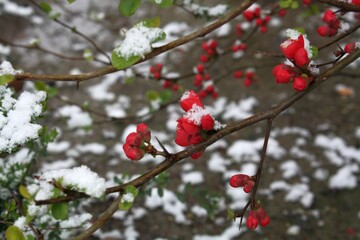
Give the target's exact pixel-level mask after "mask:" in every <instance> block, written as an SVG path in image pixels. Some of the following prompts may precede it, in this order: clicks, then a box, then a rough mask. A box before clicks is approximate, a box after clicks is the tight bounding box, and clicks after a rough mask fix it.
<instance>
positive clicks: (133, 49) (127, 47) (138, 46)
mask: <svg viewBox="0 0 360 240" xmlns="http://www.w3.org/2000/svg"><path fill="white" fill-rule="evenodd" d="M163 34H164V32H163V30H162V29H160V28H148V27H145V26H144V25H143V23H138V24H136V25H135V26H134V27H133V28H131V29H129V30H128V31H127V32H126V34H125V39H124V40H123V41H122V43H121V45H120V46H119V47H117V48H116V49H115V51H116V53H117V54H118V55H119V56H121V57H123V58H125V59H129V58H131V57H133V56H141V57H144V56H145V54H147V53H149V52H151V49H152V48H151V44H152V43H153V42H154V41H155V40H156V39H158V38H160V37H161V36H162V35H163Z"/></svg>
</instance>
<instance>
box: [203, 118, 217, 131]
mask: <svg viewBox="0 0 360 240" xmlns="http://www.w3.org/2000/svg"><path fill="white" fill-rule="evenodd" d="M214 124H215V122H214V119H213V118H212V117H211V116H210V115H209V114H207V115H205V116H202V117H201V128H202V129H203V130H205V131H210V130H212V129H213V128H214Z"/></svg>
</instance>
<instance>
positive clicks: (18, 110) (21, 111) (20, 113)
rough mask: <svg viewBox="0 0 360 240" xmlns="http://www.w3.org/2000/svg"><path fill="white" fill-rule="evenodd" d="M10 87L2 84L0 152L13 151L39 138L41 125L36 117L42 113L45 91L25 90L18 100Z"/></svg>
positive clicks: (0, 89)
mask: <svg viewBox="0 0 360 240" xmlns="http://www.w3.org/2000/svg"><path fill="white" fill-rule="evenodd" d="M11 95H12V91H11V90H10V88H6V87H4V86H0V99H1V102H0V152H3V151H6V152H11V151H12V149H13V148H15V147H16V146H18V145H21V144H24V143H25V142H27V141H30V140H34V139H36V138H38V136H39V134H38V133H39V131H40V129H41V126H40V125H38V124H34V123H33V122H32V121H33V119H34V118H36V117H39V116H40V115H41V114H42V105H41V103H42V102H43V101H44V100H45V98H46V93H45V92H42V91H40V92H36V93H30V92H23V93H21V95H20V96H19V98H18V100H16V99H14V98H13V97H12V96H11Z"/></svg>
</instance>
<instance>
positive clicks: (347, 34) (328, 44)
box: [318, 23, 360, 51]
mask: <svg viewBox="0 0 360 240" xmlns="http://www.w3.org/2000/svg"><path fill="white" fill-rule="evenodd" d="M358 28H360V23H358V24H356V25H355V26H353V27H352V28H350V29H349V30H347V31H346V32H344V33H342V34H340V35H339V36H337V37H336V38H334V39H332V40H331V41H330V42H328V43H325V44H324V45H321V46H320V47H318V49H319V51H321V50H323V49H324V48H327V47H329V46H331V45H333V44H334V43H337V42H338V41H340V40H341V39H343V38H345V37H347V36H349V35H350V34H352V33H353V32H355V31H356V30H357V29H358Z"/></svg>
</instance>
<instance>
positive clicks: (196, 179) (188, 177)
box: [181, 171, 204, 185]
mask: <svg viewBox="0 0 360 240" xmlns="http://www.w3.org/2000/svg"><path fill="white" fill-rule="evenodd" d="M181 180H182V181H183V182H184V183H191V184H194V185H195V184H200V183H202V182H204V176H203V173H202V172H199V171H193V172H188V173H183V174H182V175H181Z"/></svg>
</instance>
